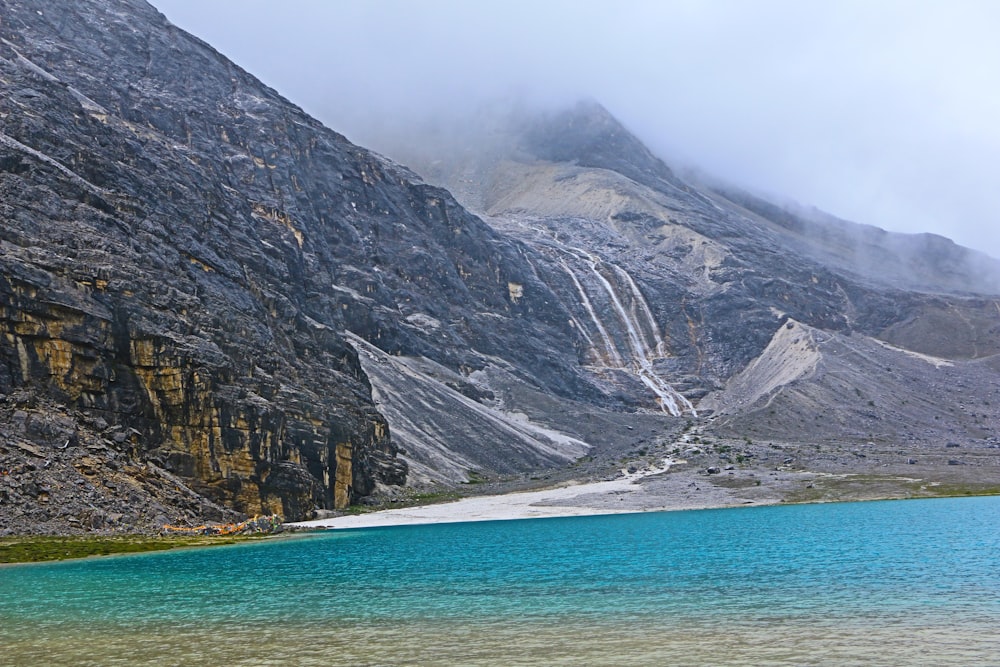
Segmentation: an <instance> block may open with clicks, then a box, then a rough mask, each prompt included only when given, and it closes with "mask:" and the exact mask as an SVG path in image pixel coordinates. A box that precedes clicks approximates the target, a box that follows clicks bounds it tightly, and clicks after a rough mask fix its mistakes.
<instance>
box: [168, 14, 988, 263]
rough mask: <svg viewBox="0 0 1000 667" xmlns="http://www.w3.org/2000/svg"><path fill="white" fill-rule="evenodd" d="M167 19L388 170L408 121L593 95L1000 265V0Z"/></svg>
mask: <svg viewBox="0 0 1000 667" xmlns="http://www.w3.org/2000/svg"><path fill="white" fill-rule="evenodd" d="M153 4H154V5H155V6H156V7H157V8H158V9H160V10H161V11H162V12H164V13H165V14H166V15H167V17H168V18H169V19H170V20H171V21H173V22H174V23H176V24H177V25H179V26H180V27H182V28H184V29H186V30H188V31H190V32H192V33H194V34H195V35H197V36H199V37H201V38H202V39H204V40H205V41H207V42H209V43H210V44H212V45H213V46H214V47H216V48H217V49H218V50H220V51H221V52H222V53H224V54H225V55H226V56H228V57H229V58H231V59H232V60H234V61H235V62H237V63H238V64H239V65H241V66H242V67H244V68H245V69H247V70H249V71H250V72H252V73H253V74H255V75H256V76H258V77H259V78H261V79H262V80H263V81H264V82H265V83H267V84H268V85H270V86H272V87H274V88H275V89H277V90H278V91H279V92H280V93H282V94H283V95H285V96H286V97H288V98H289V99H291V100H292V101H293V102H295V103H296V104H298V105H300V106H302V107H303V108H304V109H305V110H306V111H308V112H309V113H311V114H312V115H314V116H316V117H317V118H319V119H320V120H322V121H323V122H324V123H326V124H327V125H329V126H330V127H332V128H333V129H335V130H337V131H339V132H342V133H344V134H346V135H347V136H348V137H349V138H351V139H352V140H354V141H356V142H358V143H360V144H362V145H368V146H371V147H373V148H375V149H376V150H381V151H384V152H387V153H388V154H390V155H392V146H391V138H394V137H395V138H398V136H400V128H406V127H407V126H408V124H409V123H410V122H411V121H413V122H414V123H416V122H418V121H423V120H424V119H426V118H427V117H431V116H435V117H438V118H444V119H447V118H451V117H453V116H455V115H460V114H462V113H463V112H466V111H469V110H471V109H474V108H476V107H477V106H479V105H482V104H483V103H484V101H488V100H495V99H500V98H504V97H510V96H516V97H518V98H520V99H528V100H532V101H535V102H538V103H542V104H546V105H558V104H568V103H571V102H572V101H575V100H576V99H578V98H581V97H589V98H592V99H595V100H597V101H599V102H600V103H601V104H603V105H604V106H605V107H606V108H607V109H609V110H610V111H611V112H612V113H613V114H615V115H616V116H617V117H618V118H619V119H620V120H621V121H622V122H623V123H624V124H625V125H626V126H627V127H628V128H629V129H631V130H632V131H633V132H634V133H635V134H636V135H637V136H638V137H639V138H640V139H642V140H643V141H644V142H645V143H646V144H647V145H648V146H649V147H650V148H651V149H652V150H653V152H654V153H656V154H657V155H659V156H660V157H662V158H663V159H664V160H665V161H667V162H668V163H669V164H671V165H673V166H682V167H683V166H696V167H698V168H700V169H702V170H704V171H706V172H708V173H710V174H713V175H715V176H716V177H719V178H721V179H724V180H727V181H730V182H732V183H734V184H736V185H739V186H742V187H746V188H748V189H750V190H752V191H755V192H758V193H761V194H764V195H768V196H770V197H772V198H774V199H775V200H777V201H779V202H780V201H796V202H799V203H801V204H804V205H811V206H816V207H818V208H821V209H823V210H825V211H827V212H829V213H832V214H834V215H836V216H839V217H841V218H845V219H849V220H854V221H857V222H863V223H868V224H872V225H877V226H879V227H883V228H885V229H889V230H893V231H906V232H934V233H937V234H941V235H943V236H947V237H949V238H952V239H954V240H955V241H956V242H958V243H961V244H963V245H966V246H970V247H973V248H976V249H979V250H982V251H985V252H988V253H990V254H991V255H993V256H994V257H1000V224H998V223H1000V186H998V183H997V180H998V179H997V175H998V173H1000V123H998V121H997V119H998V118H1000V85H998V82H1000V40H998V39H997V38H996V29H997V27H998V26H1000V3H995V2H992V1H990V0H984V1H982V2H971V1H965V2H963V1H961V0H958V1H956V0H949V2H947V3H943V2H929V1H923V2H922V1H920V0H900V1H897V2H893V1H891V0H882V1H880V2H877V3H873V2H870V1H869V0H838V2H828V3H819V2H800V1H799V0H755V1H754V2H743V1H740V0H715V1H713V2H708V1H701V0H673V1H664V0H650V1H646V2H643V1H629V0H615V1H614V2H610V1H609V2H583V1H575V2H573V1H565V0H564V1H548V2H540V1H538V0H534V1H532V2H527V1H511V0H505V1H504V2H502V3H501V2H492V3H488V2H470V1H464V0H462V1H459V0H456V1H450V2H448V1H412V2H408V1H403V0H397V1H388V0H371V1H366V2H324V1H322V0H296V1H291V2H282V3H276V2H271V1H268V0H214V1H213V2H211V3H206V2H198V1H196V0H154V1H153ZM414 126H416V125H414Z"/></svg>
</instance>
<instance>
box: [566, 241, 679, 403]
mask: <svg viewBox="0 0 1000 667" xmlns="http://www.w3.org/2000/svg"><path fill="white" fill-rule="evenodd" d="M572 250H573V251H574V252H573V253H567V254H571V256H572V257H573V258H574V259H576V260H579V261H584V262H586V263H587V265H588V266H589V268H590V273H592V274H593V276H594V277H595V278H596V279H597V283H598V284H599V285H600V287H601V291H603V292H604V294H605V296H606V297H607V300H608V302H609V303H610V304H611V307H612V310H613V311H614V313H615V314H616V315H617V319H618V320H619V321H620V323H621V325H622V328H623V329H624V332H625V336H624V339H625V343H626V349H625V350H619V349H618V345H617V343H616V342H615V339H614V337H613V336H612V335H611V334H610V333H609V330H608V329H609V327H608V326H606V325H605V322H604V321H602V319H601V317H600V316H599V315H598V314H597V310H596V309H595V308H594V304H593V301H592V299H591V298H590V296H589V295H588V294H587V290H586V287H585V286H584V284H583V282H582V281H581V280H580V278H579V277H577V275H576V273H574V271H573V270H572V269H571V268H570V266H569V264H567V263H566V262H565V261H564V260H560V265H561V266H562V268H563V270H564V271H566V273H567V274H568V275H569V276H570V279H571V280H572V282H573V285H574V287H575V288H576V290H577V293H578V294H579V296H580V302H581V304H582V305H583V307H584V310H586V311H587V314H588V315H589V317H590V319H591V321H592V322H593V323H594V327H595V328H596V330H597V332H598V334H599V335H600V338H601V341H602V342H603V344H604V348H605V355H604V358H605V359H606V361H607V362H608V366H609V367H612V368H619V369H627V370H631V371H632V372H633V373H634V374H635V375H636V376H637V377H638V379H639V380H640V381H641V382H642V383H643V384H644V385H645V386H646V387H648V388H649V389H650V391H652V392H653V394H654V395H655V396H656V397H657V398H658V399H659V402H660V406H661V407H662V409H663V410H664V411H665V412H669V413H670V414H672V415H675V416H679V415H681V414H682V413H683V412H690V413H691V414H692V415H695V416H697V412H696V411H695V409H694V406H693V405H692V404H691V402H690V401H689V400H688V399H687V398H686V397H685V396H684V395H683V394H681V393H680V392H678V391H677V390H676V389H674V388H673V387H672V386H671V385H670V383H668V382H667V381H666V380H664V379H663V378H662V377H660V376H659V374H658V373H657V372H656V370H655V369H654V367H653V362H652V360H653V358H654V357H663V356H666V343H665V342H664V340H663V338H662V337H661V336H660V334H659V330H658V328H657V325H656V321H655V320H654V319H653V314H652V311H651V310H650V308H649V305H648V304H647V303H646V300H645V298H644V297H643V295H642V292H641V291H640V290H639V287H638V285H636V283H635V281H634V280H633V279H632V277H631V276H630V275H629V274H628V272H627V271H625V270H624V269H622V268H621V267H619V266H617V265H613V264H612V265H610V266H611V268H612V270H613V271H614V274H615V278H616V282H619V283H621V284H624V285H625V287H626V288H627V289H628V294H629V296H630V297H631V306H632V307H631V309H630V308H626V306H625V304H624V303H623V300H622V296H621V295H619V293H618V291H617V290H616V288H615V286H614V285H613V284H612V283H611V281H610V280H608V278H607V277H606V276H605V275H604V274H603V273H602V272H601V268H600V267H601V265H602V263H601V260H600V259H598V258H597V257H595V256H594V255H592V254H591V253H589V252H586V251H584V250H581V249H578V248H573V249H572ZM564 252H565V251H564ZM630 311H631V312H630ZM640 317H641V318H642V319H643V320H644V321H645V324H646V326H645V327H643V326H642V323H640V321H639V320H640ZM647 329H648V331H649V332H650V335H651V337H652V339H653V344H652V345H650V344H649V342H647V340H646V330H647ZM584 336H585V338H587V340H588V341H590V342H591V345H592V347H594V346H593V341H592V340H591V339H590V338H589V337H588V336H586V333H585V332H584ZM595 355H596V356H598V357H600V356H601V355H600V354H599V353H598V351H597V350H596V349H595ZM626 358H627V361H628V364H626Z"/></svg>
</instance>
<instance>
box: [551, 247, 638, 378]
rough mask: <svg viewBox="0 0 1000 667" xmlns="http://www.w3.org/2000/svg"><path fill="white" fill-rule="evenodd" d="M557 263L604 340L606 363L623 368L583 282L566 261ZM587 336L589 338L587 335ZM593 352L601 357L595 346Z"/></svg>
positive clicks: (616, 350) (612, 341)
mask: <svg viewBox="0 0 1000 667" xmlns="http://www.w3.org/2000/svg"><path fill="white" fill-rule="evenodd" d="M559 263H560V264H561V265H562V268H563V269H564V270H565V271H566V273H567V274H568V275H569V277H570V279H571V280H572V281H573V285H574V286H575V287H576V290H577V292H578V293H579V295H580V303H581V304H583V308H584V310H586V311H587V314H588V315H590V320H591V321H592V322H593V323H594V327H595V328H596V329H597V333H598V334H599V335H600V337H601V340H602V341H603V342H604V351H605V356H606V358H607V363H608V365H609V366H611V367H613V368H623V367H624V366H625V364H624V362H623V361H622V358H621V355H620V354H618V349H617V347H616V346H615V343H614V340H613V339H612V338H611V336H610V335H609V334H608V330H607V329H605V328H604V324H603V323H602V322H601V318H599V317H598V316H597V312H596V311H595V310H594V306H593V304H591V302H590V297H588V296H587V290H586V289H585V288H584V287H583V284H581V283H580V280H579V279H578V278H577V277H576V274H575V273H573V270H572V269H570V268H569V266H568V265H567V264H566V262H564V261H560V262H559ZM584 335H586V334H584ZM587 338H588V340H589V336H588V337H587ZM591 346H592V347H593V341H591ZM594 352H595V356H597V357H598V358H601V355H600V354H599V353H598V352H597V350H596V348H595V349H594Z"/></svg>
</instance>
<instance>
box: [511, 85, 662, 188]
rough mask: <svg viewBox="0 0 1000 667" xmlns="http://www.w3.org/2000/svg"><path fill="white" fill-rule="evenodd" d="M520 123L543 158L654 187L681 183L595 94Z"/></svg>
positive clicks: (525, 143)
mask: <svg viewBox="0 0 1000 667" xmlns="http://www.w3.org/2000/svg"><path fill="white" fill-rule="evenodd" d="M518 125H519V126H520V129H521V131H522V132H523V134H522V139H521V142H522V143H521V145H522V147H523V148H524V149H525V150H526V151H527V152H529V153H530V154H532V155H534V156H535V157H537V158H538V159H541V160H548V161H551V162H570V163H573V164H577V165H580V166H582V167H591V168H596V169H608V170H610V171H614V172H617V173H619V174H622V175H623V176H626V177H628V178H631V179H632V180H634V181H636V182H638V183H642V184H643V185H649V186H652V187H656V186H657V185H662V183H663V182H666V183H672V184H675V185H676V184H677V183H678V181H677V178H676V176H675V175H674V173H673V172H672V171H671V169H670V168H669V167H668V166H667V165H666V163H664V162H663V160H661V159H660V158H658V157H656V156H655V155H653V153H652V152H650V150H649V149H648V148H647V147H646V145H645V144H643V143H642V141H640V140H639V139H638V138H637V137H636V136H635V135H634V134H633V133H632V132H630V131H629V130H628V129H627V128H626V127H625V126H624V125H623V124H622V123H621V121H619V120H618V119H617V118H616V117H615V116H614V115H612V114H611V112H609V111H608V110H607V109H606V108H605V107H604V106H602V105H601V104H600V103H598V102H597V101H595V100H581V101H579V102H577V103H576V104H574V105H572V106H570V107H568V108H565V109H562V110H559V111H554V112H551V111H550V112H539V113H536V114H534V115H533V116H530V117H529V116H525V117H522V118H521V119H520V122H519V123H518Z"/></svg>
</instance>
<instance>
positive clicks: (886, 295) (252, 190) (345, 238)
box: [0, 0, 1000, 532]
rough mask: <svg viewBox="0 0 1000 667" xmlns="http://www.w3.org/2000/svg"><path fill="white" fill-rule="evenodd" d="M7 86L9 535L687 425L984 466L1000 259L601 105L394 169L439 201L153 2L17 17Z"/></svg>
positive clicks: (602, 443)
mask: <svg viewBox="0 0 1000 667" xmlns="http://www.w3.org/2000/svg"><path fill="white" fill-rule="evenodd" d="M0 88H2V91H3V94H2V95H0V473H2V474H0V532H2V531H22V532H23V531H30V530H44V531H66V530H82V529H100V530H149V529H155V528H156V527H158V526H159V525H160V524H162V523H164V522H166V521H172V522H183V521H201V520H204V519H221V518H225V517H229V516H232V515H236V514H253V513H259V512H279V513H282V514H283V515H284V516H286V517H287V518H289V519H299V518H307V517H309V516H311V515H312V514H314V513H315V512H316V511H317V510H324V509H332V508H341V507H343V506H345V505H347V504H349V503H355V502H359V501H364V500H366V499H367V498H369V497H372V496H373V495H375V496H380V497H391V496H393V495H394V494H396V493H398V491H399V489H401V488H403V487H404V486H405V485H409V486H411V487H420V488H441V487H450V486H454V485H457V484H461V483H473V482H480V481H484V480H504V479H507V480H515V482H516V481H517V480H523V479H524V476H526V475H529V476H535V477H545V476H547V475H562V476H567V475H573V474H605V473H606V472H607V471H608V469H609V467H610V466H613V465H617V464H618V463H619V462H620V461H621V460H623V459H624V460H627V459H629V458H630V457H635V456H640V455H643V456H645V455H651V454H650V453H651V452H654V451H655V452H666V451H680V449H682V448H683V447H686V446H687V445H689V444H690V443H692V442H693V435H692V434H693V433H695V432H697V433H699V434H701V435H700V436H699V438H700V437H702V436H705V437H709V436H711V437H716V438H722V439H725V438H747V439H748V440H749V438H750V437H751V436H752V437H753V438H768V439H771V440H773V441H775V442H781V443H784V445H782V446H788V447H792V448H797V447H801V446H802V445H804V444H808V445H809V447H810V448H812V447H816V446H819V447H821V448H823V447H825V448H826V449H825V450H824V451H825V452H829V453H830V456H832V457H834V459H836V460H837V465H840V463H841V461H842V460H847V461H852V462H856V461H857V460H858V457H854V458H851V457H852V456H853V455H843V456H842V455H841V454H842V453H843V452H845V451H847V452H849V451H850V449H851V448H852V447H856V446H857V443H858V442H862V443H863V444H864V445H865V446H866V447H869V451H870V450H871V447H872V446H884V447H886V448H889V449H891V450H892V451H893V452H897V451H898V452H899V454H898V456H899V457H903V459H904V460H908V459H910V458H914V457H915V454H914V452H923V451H927V452H929V451H932V450H933V451H935V452H936V451H937V448H940V447H945V446H946V445H948V444H950V443H954V444H957V445H958V446H961V447H965V448H966V450H968V449H969V448H976V451H977V452H979V453H980V454H982V455H983V456H985V457H986V458H982V457H980V458H977V459H976V461H977V462H979V463H981V462H982V461H991V460H993V459H989V458H988V455H989V454H990V453H991V452H988V451H987V449H986V448H989V447H992V446H995V445H996V444H997V442H998V440H997V437H998V434H997V433H996V431H995V428H996V425H997V424H998V416H1000V415H998V413H997V410H998V408H997V406H998V405H1000V400H994V399H993V398H992V397H991V396H990V395H989V391H991V390H994V388H995V387H996V385H997V382H996V380H997V370H998V362H997V359H998V358H1000V357H997V353H998V352H1000V305H998V303H1000V296H998V290H997V288H996V286H997V285H998V284H1000V280H997V276H1000V265H998V263H997V262H996V261H994V260H991V259H990V258H987V257H984V256H979V255H975V254H974V253H972V252H971V251H968V250H965V249H962V248H958V247H957V246H954V245H953V244H951V243H950V242H948V241H945V240H943V239H938V238H927V237H918V238H911V237H902V236H900V235H890V234H886V233H884V232H881V231H880V230H872V229H870V228H860V227H858V226H852V225H851V224H850V223H844V222H842V221H834V220H830V219H827V218H824V217H823V216H821V215H819V214H813V213H809V214H803V213H797V212H794V211H788V210H786V209H781V208H779V207H776V206H774V205H772V204H769V203H767V202H764V201H762V200H759V199H757V198H755V197H753V196H751V195H748V194H746V193H741V192H739V191H737V190H735V189H733V188H722V187H719V186H717V185H706V184H703V183H701V182H700V181H697V180H692V179H682V178H680V177H678V175H677V174H675V173H674V172H673V171H672V170H671V169H669V168H668V167H667V166H666V165H665V164H664V163H663V162H662V161H660V160H659V159H658V158H656V157H655V156H653V155H652V154H651V153H650V152H649V151H648V150H647V149H646V148H645V147H644V146H643V145H642V144H641V143H640V142H639V141H638V140H637V139H636V138H635V137H634V136H632V135H631V134H629V133H628V132H627V130H625V129H624V128H623V127H622V126H621V125H620V124H619V123H618V122H617V121H616V120H615V119H614V118H613V117H611V116H610V115H609V114H608V113H607V112H606V111H605V110H604V109H602V108H600V107H599V106H597V105H595V104H589V103H588V104H582V105H580V106H578V107H576V108H573V109H569V110H566V111H564V112H561V113H557V114H547V115H546V114H531V115H520V116H518V115H514V116H507V115H504V116H499V117H497V118H494V119H492V120H491V121H490V123H488V124H486V125H483V124H482V123H478V124H477V127H479V129H480V130H481V129H482V128H483V127H487V128H488V129H489V130H490V133H489V135H488V136H486V137H484V136H482V134H481V133H480V134H479V135H478V136H470V137H460V138H459V139H460V140H457V141H456V140H455V138H454V137H451V138H449V140H448V141H442V142H438V143H437V146H438V149H439V150H440V149H442V148H444V147H447V146H457V145H466V146H473V147H475V148H476V150H471V151H470V150H462V151H455V152H451V151H447V150H445V151H443V152H437V153H435V152H434V151H413V150H409V151H406V150H401V151H400V152H399V153H398V154H396V155H397V157H399V158H400V159H401V160H403V161H405V162H406V163H407V164H410V165H411V166H412V167H414V168H415V169H416V170H417V171H418V172H420V173H421V174H422V175H423V177H425V178H426V179H427V181H425V180H423V178H422V177H421V176H418V175H417V174H416V173H415V172H413V171H410V170H409V169H407V168H404V167H402V166H399V164H397V163H395V162H392V161H390V160H388V159H386V158H383V157H381V156H379V155H377V154H375V153H372V152H369V151H367V150H365V149H363V148H360V147H358V146H355V145H353V144H351V143H350V142H349V141H347V140H346V139H345V138H344V137H342V136H341V135H339V134H337V133H336V132H333V131H332V130H329V129H327V128H325V127H323V126H322V125H321V124H320V123H318V122H317V121H315V120H314V119H312V118H310V117H309V116H307V115H306V114H305V113H303V112H302V111H301V110H300V109H298V108H297V107H295V106H294V105H292V104H291V103H289V102H288V101H287V100H284V99H282V98H281V97H280V96H279V95H278V94H276V93H275V92H274V91H272V90H270V89H268V88H267V87H266V86H264V85H263V84H261V83H260V82H259V81H257V80H256V79H254V78H253V77H252V76H251V75H250V74H248V73H246V72H244V71H242V70H240V69H239V68H238V67H236V66H235V65H233V64H232V63H230V62H229V61H227V60H226V59H225V58H224V57H222V56H221V55H219V54H218V53H217V52H215V51H214V50H213V49H212V48H211V47H210V46H208V45H206V44H204V43H202V42H200V41H199V40H197V39H195V38H193V37H191V36H190V35H187V34H185V33H184V32H182V31H180V30H178V29H177V28H175V27H173V26H171V25H170V24H169V23H168V22H167V21H166V20H165V19H164V18H163V17H162V16H161V15H160V14H159V13H157V12H156V11H155V10H154V9H153V8H151V7H149V6H148V5H147V4H145V3H144V2H142V1H141V0H81V1H80V2H75V3H43V2H31V1H27V0H0ZM467 139H468V141H467ZM430 183H436V185H431V184H430ZM445 188H447V189H445ZM451 192H454V193H455V195H456V196H457V197H458V200H456V199H455V198H454V197H453V196H452V194H450V193H451ZM459 202H462V203H459ZM463 205H464V206H463ZM470 211H472V212H470ZM474 213H475V214H474ZM476 214H478V215H476ZM876 261H877V262H878V265H879V267H880V268H879V270H874V269H873V268H872V267H873V262H876ZM883 267H884V270H882V268H883ZM970 267H971V268H970ZM984 392H985V393H984ZM998 399H1000V397H998ZM682 431H683V432H684V433H683V435H682ZM869 443H875V445H869ZM809 451H810V452H813V450H812V449H810V450H809ZM887 451H888V450H887ZM702 453H704V452H702ZM844 456H848V458H847V459H844ZM894 456H896V455H895V454H894ZM838 457H840V458H838ZM689 458H691V459H692V460H695V458H694V457H689ZM920 458H921V460H922V461H924V462H925V463H926V462H929V463H926V464H927V465H932V466H933V465H937V463H935V461H936V459H934V458H933V457H926V456H923V455H921V457H920ZM952 458H953V457H952ZM816 460H819V459H816ZM831 460H833V459H831ZM867 460H868V461H871V460H874V457H871V458H869V459H867ZM979 463H977V466H978V465H979ZM816 465H819V464H816ZM866 465H867V464H866ZM906 465H912V464H906ZM942 465H945V464H944V463H942ZM571 466H572V467H571ZM588 466H589V467H588ZM573 471H576V472H573ZM983 474H985V473H983Z"/></svg>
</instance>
